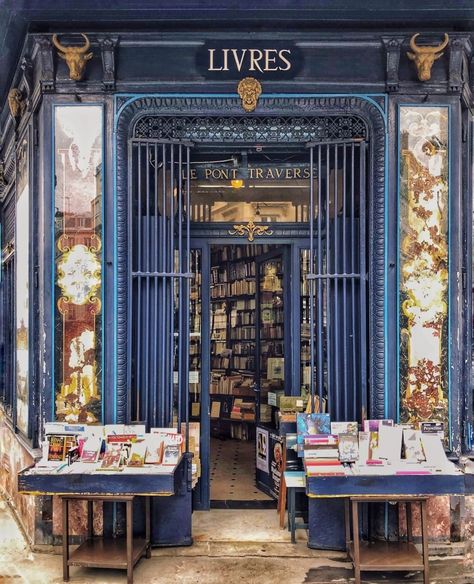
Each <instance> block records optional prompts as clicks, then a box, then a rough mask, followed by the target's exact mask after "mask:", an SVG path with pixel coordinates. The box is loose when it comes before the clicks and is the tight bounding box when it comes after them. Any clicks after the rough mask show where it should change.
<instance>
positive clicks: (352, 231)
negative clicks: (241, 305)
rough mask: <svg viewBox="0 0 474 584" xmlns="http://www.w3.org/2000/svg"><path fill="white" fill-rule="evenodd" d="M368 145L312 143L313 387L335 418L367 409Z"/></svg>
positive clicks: (310, 281) (347, 417) (310, 276)
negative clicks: (366, 190)
mask: <svg viewBox="0 0 474 584" xmlns="http://www.w3.org/2000/svg"><path fill="white" fill-rule="evenodd" d="M366 147H367V145H366V143H365V142H354V141H352V142H350V143H340V144H310V145H309V149H310V173H311V177H310V209H311V210H312V211H310V216H311V217H312V218H313V219H312V221H310V254H309V257H310V258H312V261H310V266H309V274H308V276H307V278H308V284H309V311H310V315H309V322H310V327H309V328H310V363H311V371H312V372H313V374H312V375H311V379H310V389H311V395H312V396H313V397H314V395H319V398H320V400H322V399H323V398H324V399H326V400H327V411H328V412H329V413H330V414H331V419H333V420H357V419H358V420H360V419H361V416H362V413H363V411H366V410H367V330H366V329H367V326H366V321H367V306H366V304H367V293H366V281H367V266H366V253H367V250H366V203H365V201H366V196H365V187H366ZM313 401H314V399H313Z"/></svg>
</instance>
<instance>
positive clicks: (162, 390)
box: [158, 144, 168, 426]
mask: <svg viewBox="0 0 474 584" xmlns="http://www.w3.org/2000/svg"><path fill="white" fill-rule="evenodd" d="M161 175H162V180H161V184H162V189H161V246H160V267H161V269H160V271H162V272H166V251H167V250H166V247H167V246H166V242H167V238H166V146H165V144H162V146H161ZM160 280H161V282H160V287H161V303H160V307H159V311H160V328H161V330H162V331H163V335H162V336H161V343H160V344H161V351H160V357H159V363H160V364H161V376H160V377H161V380H160V381H161V384H160V393H159V403H158V412H159V416H158V420H159V425H160V426H164V425H165V416H164V414H165V407H166V403H165V394H166V367H165V366H164V364H165V363H166V361H165V359H166V345H167V342H166V337H167V332H168V331H167V330H166V322H165V319H164V310H165V303H166V278H165V277H162V278H160Z"/></svg>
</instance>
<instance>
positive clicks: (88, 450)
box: [81, 434, 102, 462]
mask: <svg viewBox="0 0 474 584" xmlns="http://www.w3.org/2000/svg"><path fill="white" fill-rule="evenodd" d="M101 449H102V436H95V435H94V434H91V435H89V436H88V437H87V439H86V440H85V442H84V444H83V445H82V450H81V461H82V462H97V460H98V459H99V455H100V451H101Z"/></svg>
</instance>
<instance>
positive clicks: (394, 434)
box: [378, 424, 403, 463]
mask: <svg viewBox="0 0 474 584" xmlns="http://www.w3.org/2000/svg"><path fill="white" fill-rule="evenodd" d="M402 436H403V428H400V427H399V426H385V425H383V424H382V425H380V426H379V441H378V457H379V458H381V459H385V460H388V461H390V462H391V463H395V462H398V461H399V460H400V459H401V456H402Z"/></svg>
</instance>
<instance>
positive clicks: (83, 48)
mask: <svg viewBox="0 0 474 584" xmlns="http://www.w3.org/2000/svg"><path fill="white" fill-rule="evenodd" d="M81 36H83V37H84V38H85V39H86V44H85V45H84V46H82V47H78V48H77V52H78V53H87V51H88V50H89V48H90V46H91V42H90V40H89V39H88V38H87V35H85V34H84V33H83V32H81ZM446 36H447V35H446Z"/></svg>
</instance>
